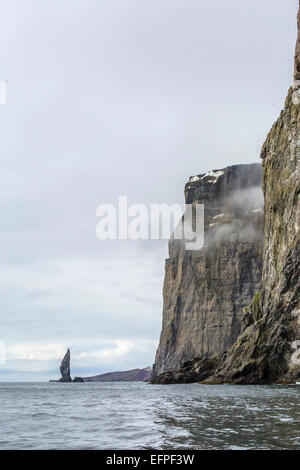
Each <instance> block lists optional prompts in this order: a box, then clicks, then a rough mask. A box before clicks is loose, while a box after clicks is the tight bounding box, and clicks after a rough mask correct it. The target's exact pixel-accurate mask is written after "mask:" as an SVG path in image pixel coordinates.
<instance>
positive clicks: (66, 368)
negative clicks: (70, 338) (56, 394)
mask: <svg viewBox="0 0 300 470" xmlns="http://www.w3.org/2000/svg"><path fill="white" fill-rule="evenodd" d="M60 373H61V378H60V379H59V382H72V379H71V372H70V349H68V350H67V352H66V354H65V357H64V358H63V360H62V361H61V365H60Z"/></svg>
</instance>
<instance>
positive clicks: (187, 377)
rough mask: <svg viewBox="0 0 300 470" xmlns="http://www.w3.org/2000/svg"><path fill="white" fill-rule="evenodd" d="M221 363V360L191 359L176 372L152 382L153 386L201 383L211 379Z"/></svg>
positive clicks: (168, 373) (160, 376)
mask: <svg viewBox="0 0 300 470" xmlns="http://www.w3.org/2000/svg"><path fill="white" fill-rule="evenodd" d="M219 363H220V358H213V359H205V358H204V359H198V358H195V359H191V360H190V361H186V362H184V363H182V364H181V366H180V368H179V369H177V370H175V371H170V372H165V373H163V374H160V375H158V376H156V377H153V379H152V380H151V383H152V384H161V385H170V384H178V383H181V384H190V383H195V382H201V381H204V380H205V379H207V378H208V377H211V376H212V375H213V374H214V372H215V370H216V368H217V367H218V365H219Z"/></svg>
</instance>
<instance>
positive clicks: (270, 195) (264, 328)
mask: <svg viewBox="0 0 300 470" xmlns="http://www.w3.org/2000/svg"><path fill="white" fill-rule="evenodd" d="M297 44H298V43H297ZM298 95H299V91H298V86H297V83H296V85H295V89H290V91H289V93H288V97H287V100H286V103H285V108H284V110H283V111H282V113H281V115H280V117H279V119H278V121H277V122H276V123H275V124H274V126H273V127H272V129H271V131H270V133H269V135H268V137H267V140H266V142H265V144H264V146H263V149H262V155H261V156H262V159H263V170H264V178H263V190H264V196H265V233H264V249H263V278H262V290H261V292H260V293H259V295H257V296H256V297H255V299H254V301H253V302H252V304H251V305H250V307H249V308H248V309H247V311H246V315H245V320H244V331H243V333H242V335H241V336H240V337H239V338H238V341H237V342H236V344H235V345H234V347H233V349H232V350H231V351H230V352H229V354H228V356H227V357H226V358H225V359H224V360H223V361H222V363H221V365H220V366H219V368H218V369H217V372H216V374H215V377H214V378H213V379H212V381H222V382H231V383H268V382H275V381H279V382H286V381H287V382H290V381H294V380H295V379H297V378H299V377H300V366H299V363H300V354H299V357H298V354H297V349H298V348H299V346H300V341H299V340H300V234H299V224H300V106H299V103H300V102H299V100H298ZM297 341H299V343H297Z"/></svg>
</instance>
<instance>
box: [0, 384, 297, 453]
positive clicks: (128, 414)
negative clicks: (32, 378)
mask: <svg viewBox="0 0 300 470" xmlns="http://www.w3.org/2000/svg"><path fill="white" fill-rule="evenodd" d="M299 405H300V386H229V385H225V386H223V385H222V386H205V385H197V384H193V385H169V386H163V385H148V384H146V383H120V382H117V383H84V384H81V383H78V384H57V383H49V384H48V383H0V449H163V450H166V449H300V406H299Z"/></svg>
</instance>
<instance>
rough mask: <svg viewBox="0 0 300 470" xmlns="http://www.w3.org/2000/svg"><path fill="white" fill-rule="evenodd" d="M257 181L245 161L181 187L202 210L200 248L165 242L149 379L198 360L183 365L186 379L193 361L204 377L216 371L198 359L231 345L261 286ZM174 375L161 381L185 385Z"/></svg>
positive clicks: (258, 174) (257, 171)
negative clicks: (166, 253)
mask: <svg viewBox="0 0 300 470" xmlns="http://www.w3.org/2000/svg"><path fill="white" fill-rule="evenodd" d="M261 180H262V170H261V165H260V164H251V165H235V166H231V167H228V168H224V169H222V170H215V171H210V172H208V173H206V174H202V175H199V176H196V177H191V178H190V180H189V182H188V183H187V185H186V187H185V199H186V203H188V204H192V203H198V204H204V206H205V245H204V248H203V249H202V250H200V251H186V250H185V246H184V244H182V243H180V242H179V241H178V240H174V239H171V240H170V243H169V259H167V260H166V266H165V270H166V273H165V281H164V290H163V297H164V306H163V322H162V332H161V337H160V342H159V347H158V350H157V354H156V358H155V364H154V367H153V372H152V377H151V380H152V381H153V382H159V381H160V380H159V379H158V378H157V377H158V376H160V374H163V373H166V372H168V371H173V370H176V369H179V368H180V365H181V364H182V362H186V361H189V360H191V359H194V358H200V359H199V361H192V363H189V364H188V363H187V364H186V365H185V367H188V370H189V373H188V375H189V377H190V379H189V380H188V381H194V380H195V377H196V376H197V373H198V372H199V370H200V369H199V367H200V366H199V364H200V365H201V367H202V368H203V366H204V369H205V373H206V372H207V370H209V369H211V367H212V365H214V367H215V366H216V361H208V362H206V363H205V365H204V362H203V359H212V358H220V356H221V355H222V354H223V353H224V352H225V351H227V350H228V349H229V348H230V347H231V346H232V345H233V344H234V342H235V341H236V339H237V337H238V335H239V333H240V331H241V322H242V312H243V309H244V307H245V306H247V305H249V303H250V302H251V300H252V298H253V296H254V294H255V293H256V292H258V291H259V290H260V288H261V285H260V281H261V269H262V233H263V195H262V190H261ZM201 367H200V368H201ZM197 371H198V372H197ZM212 372H213V370H211V373H212ZM200 376H201V374H200ZM176 377H177V378H174V376H173V377H171V376H170V374H168V376H167V378H166V377H164V378H163V380H162V382H163V383H170V381H171V382H172V383H174V382H176V381H177V382H182V381H183V382H184V381H186V379H185V378H184V374H182V373H180V374H179V375H178V374H177V376H176ZM204 378H205V377H203V379H204Z"/></svg>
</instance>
